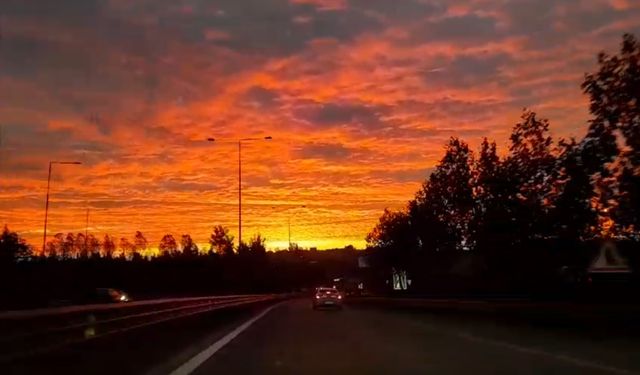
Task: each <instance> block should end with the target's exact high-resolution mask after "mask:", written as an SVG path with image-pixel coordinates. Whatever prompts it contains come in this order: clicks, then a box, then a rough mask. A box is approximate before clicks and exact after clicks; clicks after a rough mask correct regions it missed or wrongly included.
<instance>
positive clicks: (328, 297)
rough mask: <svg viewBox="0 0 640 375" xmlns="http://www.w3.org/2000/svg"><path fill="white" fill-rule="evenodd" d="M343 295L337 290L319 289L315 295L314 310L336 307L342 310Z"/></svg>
mask: <svg viewBox="0 0 640 375" xmlns="http://www.w3.org/2000/svg"><path fill="white" fill-rule="evenodd" d="M342 299H343V297H342V294H340V292H339V291H338V289H336V288H324V287H321V288H317V289H316V292H315V294H314V295H313V301H312V304H313V308H314V309H318V308H320V307H335V308H342Z"/></svg>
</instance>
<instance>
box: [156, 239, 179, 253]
mask: <svg viewBox="0 0 640 375" xmlns="http://www.w3.org/2000/svg"><path fill="white" fill-rule="evenodd" d="M158 250H160V255H162V256H164V257H168V256H176V255H178V242H177V241H176V239H175V238H174V237H173V235H172V234H165V235H164V236H163V237H162V239H161V240H160V244H159V245H158Z"/></svg>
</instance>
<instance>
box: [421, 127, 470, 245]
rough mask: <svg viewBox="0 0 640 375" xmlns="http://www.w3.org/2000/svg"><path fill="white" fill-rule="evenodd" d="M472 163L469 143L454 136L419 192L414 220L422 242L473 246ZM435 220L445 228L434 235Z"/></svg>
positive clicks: (441, 227)
mask: <svg viewBox="0 0 640 375" xmlns="http://www.w3.org/2000/svg"><path fill="white" fill-rule="evenodd" d="M471 162H472V155H471V151H470V150H469V146H468V145H467V144H466V143H465V142H463V141H461V140H459V139H458V138H451V139H450V140H449V143H448V145H447V147H446V150H445V155H444V157H443V158H442V160H441V161H440V163H439V164H438V166H437V167H436V169H435V171H433V173H431V176H430V177H429V180H428V181H427V182H426V183H425V185H424V186H423V188H422V190H420V191H419V192H418V194H416V199H415V207H414V208H413V209H412V213H413V215H412V219H415V223H416V225H417V228H418V233H419V235H420V238H421V240H422V243H423V245H427V246H430V245H432V246H433V249H434V250H437V251H445V250H449V251H451V250H456V249H464V250H469V249H470V248H471V247H472V244H471V239H472V238H471V236H470V233H469V224H470V221H471V218H472V213H473V212H472V210H473V203H474V199H473V190H472V185H471V182H472V175H471V167H470V165H471ZM434 223H437V224H436V228H438V229H439V230H441V231H442V232H441V233H440V235H439V236H437V237H435V238H434V236H433V235H432V233H431V231H432V230H434V227H432V225H433V224H434Z"/></svg>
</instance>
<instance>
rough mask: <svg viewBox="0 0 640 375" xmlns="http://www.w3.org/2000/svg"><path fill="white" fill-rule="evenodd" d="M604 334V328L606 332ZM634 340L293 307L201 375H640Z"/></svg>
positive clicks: (266, 320)
mask: <svg viewBox="0 0 640 375" xmlns="http://www.w3.org/2000/svg"><path fill="white" fill-rule="evenodd" d="M599 332H601V331H599ZM639 349H640V346H639V345H638V340H636V338H634V337H626V338H624V337H623V338H620V337H618V338H612V337H608V336H606V335H605V336H602V335H600V334H598V335H595V336H594V335H590V334H580V333H576V332H572V331H564V330H562V328H559V327H553V329H545V328H540V327H536V326H531V325H527V324H516V325H514V324H511V323H509V324H506V323H505V324H502V323H501V322H499V321H495V320H491V319H476V318H469V317H460V316H457V317H451V316H447V315H446V314H444V315H443V314H440V315H432V314H425V313H419V314H416V313H414V314H410V313H401V312H397V311H388V310H379V309H371V308H368V309H362V308H350V307H346V308H345V309H344V310H342V311H313V310H312V309H311V308H310V303H309V301H307V300H296V301H289V302H285V303H283V304H282V305H280V306H278V307H277V308H275V309H274V310H272V311H271V312H269V313H268V314H267V315H265V316H264V317H262V318H261V319H260V320H258V321H256V322H255V323H254V324H253V325H252V326H250V327H249V328H248V329H247V330H245V331H244V332H243V333H241V334H240V335H239V336H238V337H236V338H235V339H234V340H233V341H231V342H230V343H229V344H228V345H226V346H224V347H223V348H222V349H220V350H219V351H218V352H217V353H215V354H214V355H213V356H212V357H211V358H210V359H209V360H207V361H206V362H205V363H204V364H202V365H201V366H200V367H199V368H198V369H197V370H196V371H195V372H194V374H197V375H205V374H231V373H232V374H516V373H517V374H628V373H640V350H639Z"/></svg>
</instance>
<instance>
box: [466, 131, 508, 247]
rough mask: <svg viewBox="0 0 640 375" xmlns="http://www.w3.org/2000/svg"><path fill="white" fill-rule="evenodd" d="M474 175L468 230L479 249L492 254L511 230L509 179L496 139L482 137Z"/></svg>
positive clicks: (505, 240)
mask: <svg viewBox="0 0 640 375" xmlns="http://www.w3.org/2000/svg"><path fill="white" fill-rule="evenodd" d="M473 176H474V178H473V191H474V197H475V208H474V215H473V218H472V222H471V230H470V231H471V232H472V233H473V236H474V242H475V244H476V247H477V249H478V251H479V252H481V253H484V254H485V255H486V256H487V257H488V258H494V257H496V256H499V254H498V253H499V250H500V248H501V247H502V246H503V245H504V243H508V242H509V241H510V237H511V234H512V232H513V228H512V227H513V221H512V215H511V211H512V209H511V207H510V205H509V204H508V201H507V197H508V196H509V193H510V186H509V179H508V177H507V174H506V170H505V167H504V163H503V161H502V160H500V157H499V156H498V153H497V147H496V143H495V142H491V143H490V142H489V141H488V140H487V139H486V138H485V139H484V140H483V142H482V144H481V146H480V152H479V155H478V159H477V161H476V162H475V163H474V167H473Z"/></svg>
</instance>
